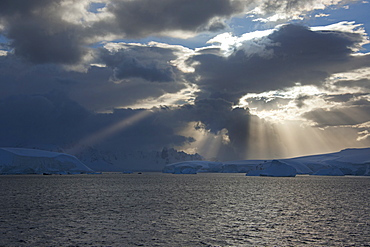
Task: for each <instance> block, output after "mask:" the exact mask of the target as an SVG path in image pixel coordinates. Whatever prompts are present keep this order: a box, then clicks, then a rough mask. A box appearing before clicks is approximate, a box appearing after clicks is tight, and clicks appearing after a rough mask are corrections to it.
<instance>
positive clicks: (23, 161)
mask: <svg viewBox="0 0 370 247" xmlns="http://www.w3.org/2000/svg"><path fill="white" fill-rule="evenodd" d="M83 173H95V172H94V171H93V170H91V169H90V168H89V167H87V166H86V165H84V164H83V163H82V162H81V161H79V160H78V159H77V158H76V157H75V156H72V155H68V154H64V153H57V152H49V151H44V150H37V149H25V148H0V174H83Z"/></svg>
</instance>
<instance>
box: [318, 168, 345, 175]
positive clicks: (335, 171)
mask: <svg viewBox="0 0 370 247" xmlns="http://www.w3.org/2000/svg"><path fill="white" fill-rule="evenodd" d="M312 175H318V176H344V173H343V172H342V171H341V170H340V169H339V168H335V167H330V168H327V169H320V170H318V171H317V172H315V173H313V174H312Z"/></svg>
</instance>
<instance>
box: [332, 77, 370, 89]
mask: <svg viewBox="0 0 370 247" xmlns="http://www.w3.org/2000/svg"><path fill="white" fill-rule="evenodd" d="M335 85H337V86H340V87H349V88H353V87H360V88H365V89H370V80H369V79H361V80H342V81H337V82H336V83H335Z"/></svg>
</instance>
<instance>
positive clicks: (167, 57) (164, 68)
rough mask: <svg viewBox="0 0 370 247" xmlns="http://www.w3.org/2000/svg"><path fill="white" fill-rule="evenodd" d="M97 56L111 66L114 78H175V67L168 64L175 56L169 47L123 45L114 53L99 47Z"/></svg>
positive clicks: (158, 79)
mask: <svg viewBox="0 0 370 247" xmlns="http://www.w3.org/2000/svg"><path fill="white" fill-rule="evenodd" d="M99 58H100V59H101V60H102V62H103V63H104V64H106V65H107V66H108V67H110V68H113V70H114V77H115V79H116V80H119V79H129V78H143V79H145V80H148V81H153V82H170V81H175V80H176V73H177V74H178V73H179V71H178V70H177V68H176V67H175V66H173V65H171V64H170V61H171V60H174V59H176V58H177V56H175V55H174V54H173V50H171V49H169V48H160V47H149V46H137V45H136V46H135V45H125V46H123V47H122V48H120V49H119V50H118V51H115V52H114V53H112V52H110V51H108V50H106V49H100V55H99Z"/></svg>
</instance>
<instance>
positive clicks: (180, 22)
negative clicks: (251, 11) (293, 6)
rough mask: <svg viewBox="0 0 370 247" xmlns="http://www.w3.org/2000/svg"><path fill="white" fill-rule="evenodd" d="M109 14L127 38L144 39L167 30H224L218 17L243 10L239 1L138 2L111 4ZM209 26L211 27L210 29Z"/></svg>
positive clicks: (169, 0)
mask: <svg viewBox="0 0 370 247" xmlns="http://www.w3.org/2000/svg"><path fill="white" fill-rule="evenodd" d="M108 10H109V12H112V13H113V14H114V15H115V18H116V21H117V23H118V26H119V28H120V29H121V31H122V32H123V33H125V34H126V35H127V36H128V37H136V38H137V37H145V36H148V35H156V34H158V33H159V34H161V33H162V32H164V31H178V30H180V31H190V32H197V31H204V29H207V28H208V29H210V30H215V29H216V30H218V29H220V28H223V24H222V23H221V22H215V23H211V22H212V19H213V18H215V17H224V18H225V17H230V16H231V15H232V14H234V13H237V12H240V11H242V10H243V9H242V8H241V3H240V2H239V1H230V0H215V1H212V3H211V4H210V2H209V1H207V0H199V1H187V0H176V1H173V0H158V1H150V0H137V1H116V0H114V1H112V3H111V4H109V5H108ZM207 26H208V27H207Z"/></svg>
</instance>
